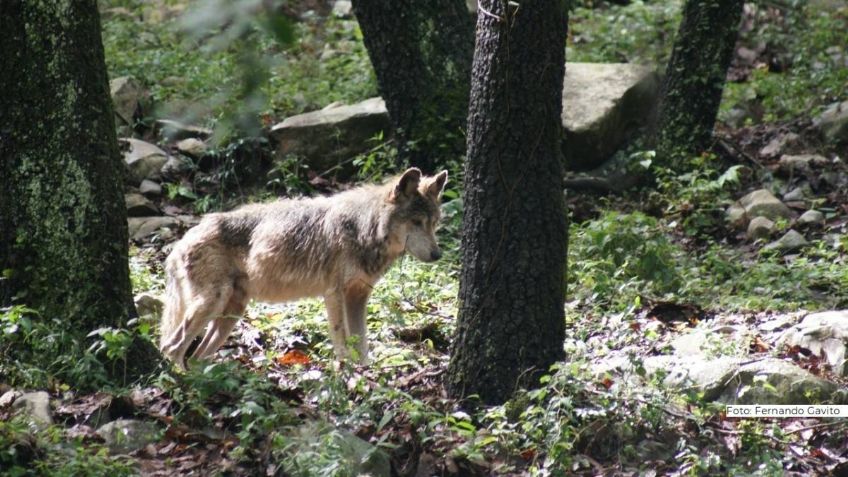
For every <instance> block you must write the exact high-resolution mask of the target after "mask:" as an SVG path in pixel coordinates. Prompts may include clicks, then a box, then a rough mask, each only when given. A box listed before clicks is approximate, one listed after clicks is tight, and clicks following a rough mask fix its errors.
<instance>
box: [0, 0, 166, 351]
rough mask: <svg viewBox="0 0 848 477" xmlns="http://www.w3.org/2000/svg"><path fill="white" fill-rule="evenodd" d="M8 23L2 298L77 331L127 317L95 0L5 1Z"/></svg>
mask: <svg viewBox="0 0 848 477" xmlns="http://www.w3.org/2000/svg"><path fill="white" fill-rule="evenodd" d="M0 30H2V31H3V32H4V36H3V40H2V43H0V58H2V60H0V61H2V67H0V70H2V71H3V74H2V75H0V90H2V91H3V94H2V95H0V125H2V130H0V135H2V140H0V170H1V171H2V172H0V173H2V180H0V184H2V186H0V260H2V265H1V266H2V269H3V271H4V274H5V275H6V276H7V279H6V280H3V281H2V283H0V301H2V303H3V304H4V305H8V304H11V303H25V304H27V305H28V306H30V307H32V308H34V309H36V310H37V311H38V312H39V313H40V314H41V315H42V316H44V317H50V318H53V317H62V318H63V322H65V323H67V330H66V331H69V332H72V333H76V334H79V333H88V332H89V331H90V330H92V329H95V328H98V327H103V326H116V327H117V326H123V325H125V324H126V320H127V317H128V314H129V313H130V312H133V313H134V308H133V305H132V291H131V285H130V279H129V269H128V265H127V255H128V235H127V224H126V211H125V208H124V201H123V174H124V166H123V163H122V159H121V155H120V153H119V150H118V144H117V138H116V136H115V125H114V118H113V115H112V105H111V100H110V97H109V86H108V80H107V77H106V65H105V61H104V57H103V47H102V42H101V38H100V18H99V13H98V10H97V5H96V2H95V1H94V0H86V1H70V0H65V1H61V0H60V1H46V0H45V1H21V0H10V1H4V2H2V5H0ZM141 346H144V345H141ZM147 355H148V357H149V358H150V360H151V363H152V362H153V360H154V359H155V355H153V354H151V353H147Z"/></svg>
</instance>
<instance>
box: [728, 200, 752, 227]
mask: <svg viewBox="0 0 848 477" xmlns="http://www.w3.org/2000/svg"><path fill="white" fill-rule="evenodd" d="M726 215H727V221H728V222H729V223H730V225H731V226H732V227H735V228H742V227H744V226H745V223H746V222H747V221H748V216H747V215H746V214H745V208H744V207H742V206H741V205H739V203H738V202H737V203H735V204H733V205H731V206H730V207H728V208H727V214H726Z"/></svg>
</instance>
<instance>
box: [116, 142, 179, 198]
mask: <svg viewBox="0 0 848 477" xmlns="http://www.w3.org/2000/svg"><path fill="white" fill-rule="evenodd" d="M121 141H123V142H126V143H127V144H129V146H130V147H129V150H127V151H126V152H125V153H124V162H125V163H126V165H127V169H128V171H129V180H130V183H131V184H132V185H134V186H138V185H139V184H141V181H143V180H144V179H158V178H159V177H160V172H159V171H160V169H162V166H163V165H165V163H166V162H167V161H168V154H167V153H166V152H165V151H163V150H162V149H160V148H159V147H157V146H155V145H153V144H150V143H149V142H144V141H141V140H138V139H133V138H125V139H121Z"/></svg>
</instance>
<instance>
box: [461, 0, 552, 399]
mask: <svg viewBox="0 0 848 477" xmlns="http://www.w3.org/2000/svg"><path fill="white" fill-rule="evenodd" d="M481 9H483V10H485V11H486V12H488V13H480V14H479V15H478V20H477V48H476V51H475V53H474V65H473V76H472V80H471V81H472V86H471V88H472V89H471V101H470V105H469V115H468V117H469V122H468V158H467V159H466V164H465V190H464V196H463V199H464V203H465V213H464V216H463V224H462V251H463V257H462V273H461V275H460V291H459V299H460V308H459V318H458V322H457V332H456V337H455V341H454V345H453V349H452V355H451V362H450V367H449V370H448V380H447V384H448V389H449V392H450V393H451V394H452V395H454V396H469V395H472V394H476V395H478V396H480V398H481V399H482V400H483V401H484V402H487V403H497V402H503V401H504V400H505V399H508V398H509V396H510V395H511V394H512V392H513V391H515V389H516V388H517V387H519V386H529V385H534V384H536V383H537V381H536V378H537V377H538V376H539V374H540V373H544V372H546V371H547V370H548V368H549V366H550V365H551V364H553V363H554V362H555V361H557V360H560V359H562V358H563V339H564V337H565V317H564V309H563V302H564V297H565V260H566V248H567V242H568V236H567V233H568V230H567V221H566V213H565V205H564V200H563V194H562V190H563V189H562V186H563V179H562V177H563V161H562V155H561V154H562V153H561V151H562V149H561V140H562V124H561V120H560V117H561V112H562V82H563V75H564V72H565V38H566V31H567V28H566V27H567V11H566V8H565V4H564V2H561V1H558V0H545V1H537V2H522V3H521V4H520V6H519V5H518V4H515V3H512V2H509V3H508V2H503V1H500V0H489V1H482V2H481Z"/></svg>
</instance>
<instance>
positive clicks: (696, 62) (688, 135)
mask: <svg viewBox="0 0 848 477" xmlns="http://www.w3.org/2000/svg"><path fill="white" fill-rule="evenodd" d="M742 5H743V2H742V0H687V1H686V5H685V6H684V8H683V20H682V22H681V24H680V30H679V31H678V32H677V38H676V39H675V41H674V47H673V50H672V54H671V59H670V60H669V63H668V66H667V67H666V74H665V80H664V83H663V91H662V96H661V100H660V107H659V110H658V115H657V122H656V125H655V129H654V141H655V146H656V149H657V158H658V160H659V161H660V164H663V165H666V166H671V167H672V168H674V166H675V160H676V159H679V158H682V157H685V156H688V155H694V154H699V153H700V152H703V151H704V150H706V149H708V148H709V146H710V142H711V140H712V133H713V126H714V125H715V120H716V114H717V113H718V106H719V104H720V103H721V93H722V90H723V89H724V82H725V78H726V76H727V68H728V67H729V66H730V61H731V60H732V59H733V48H734V45H735V44H736V36H737V34H738V31H739V21H740V18H741V16H742Z"/></svg>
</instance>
